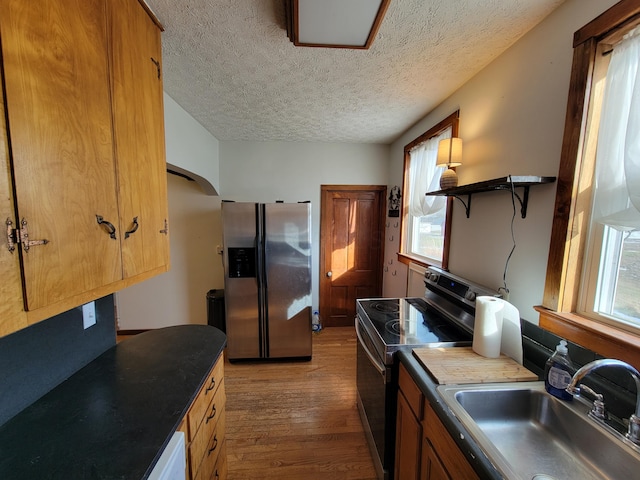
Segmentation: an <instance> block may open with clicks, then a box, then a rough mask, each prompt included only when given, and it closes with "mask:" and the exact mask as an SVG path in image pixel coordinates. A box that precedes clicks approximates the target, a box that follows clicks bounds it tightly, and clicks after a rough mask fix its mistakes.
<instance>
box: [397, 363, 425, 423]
mask: <svg viewBox="0 0 640 480" xmlns="http://www.w3.org/2000/svg"><path fill="white" fill-rule="evenodd" d="M398 385H399V387H400V390H402V394H403V395H404V397H405V398H406V399H407V403H408V404H409V406H410V407H411V410H413V414H414V415H415V416H416V418H417V419H418V420H422V417H423V413H424V410H423V405H424V395H423V394H422V392H421V391H420V389H419V388H418V386H417V385H416V384H415V382H414V381H413V379H412V378H411V375H409V372H407V369H406V368H405V367H404V365H403V364H402V363H401V364H400V367H399V371H398Z"/></svg>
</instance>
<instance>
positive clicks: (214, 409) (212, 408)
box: [204, 403, 216, 423]
mask: <svg viewBox="0 0 640 480" xmlns="http://www.w3.org/2000/svg"><path fill="white" fill-rule="evenodd" d="M215 416H216V404H215V403H214V404H213V407H211V415H209V416H208V417H207V421H206V422H204V423H209V420H213V418H214V417H215Z"/></svg>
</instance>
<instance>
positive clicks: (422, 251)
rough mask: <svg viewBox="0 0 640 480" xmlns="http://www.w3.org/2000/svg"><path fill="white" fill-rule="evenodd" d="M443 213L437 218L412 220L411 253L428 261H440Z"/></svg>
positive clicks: (442, 241) (442, 243)
mask: <svg viewBox="0 0 640 480" xmlns="http://www.w3.org/2000/svg"><path fill="white" fill-rule="evenodd" d="M444 222H445V216H444V212H443V214H442V215H441V216H439V218H434V216H432V215H430V216H429V217H420V218H414V219H413V222H412V233H411V253H412V254H414V255H420V256H423V257H427V258H430V259H434V260H438V261H441V260H442V251H443V248H444Z"/></svg>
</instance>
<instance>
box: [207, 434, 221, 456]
mask: <svg viewBox="0 0 640 480" xmlns="http://www.w3.org/2000/svg"><path fill="white" fill-rule="evenodd" d="M216 448H218V435H216V436H214V437H213V447H211V448H210V449H209V451H208V452H207V455H211V453H212V452H213V451H214V450H215V449H216Z"/></svg>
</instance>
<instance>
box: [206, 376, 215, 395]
mask: <svg viewBox="0 0 640 480" xmlns="http://www.w3.org/2000/svg"><path fill="white" fill-rule="evenodd" d="M214 388H216V377H211V383H210V384H209V386H208V387H207V392H210V391H211V390H213V389H214Z"/></svg>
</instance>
